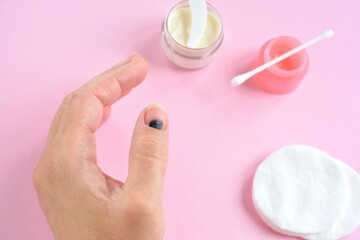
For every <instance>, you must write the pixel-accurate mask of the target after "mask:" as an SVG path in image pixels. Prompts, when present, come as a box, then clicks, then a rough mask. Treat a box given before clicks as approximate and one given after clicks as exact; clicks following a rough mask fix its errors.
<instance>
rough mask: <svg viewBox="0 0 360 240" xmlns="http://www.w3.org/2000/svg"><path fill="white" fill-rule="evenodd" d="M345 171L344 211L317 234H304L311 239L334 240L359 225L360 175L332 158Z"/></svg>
mask: <svg viewBox="0 0 360 240" xmlns="http://www.w3.org/2000/svg"><path fill="white" fill-rule="evenodd" d="M334 160H335V161H337V162H338V164H339V165H340V166H341V168H342V169H343V171H345V172H346V175H345V176H346V183H347V189H348V193H349V198H348V201H347V203H344V204H345V213H344V215H343V217H342V218H341V219H338V221H337V222H336V223H334V225H333V226H332V227H331V228H330V229H328V230H327V231H324V232H322V233H318V234H311V235H304V236H302V237H303V238H305V239H311V240H336V239H340V238H342V237H344V236H346V235H348V234H350V233H351V232H353V231H354V230H355V229H356V228H357V227H358V226H359V225H360V176H359V175H358V174H357V173H356V172H355V171H354V170H353V169H352V168H351V167H349V166H348V165H346V164H345V163H343V162H341V161H339V160H336V159H334Z"/></svg>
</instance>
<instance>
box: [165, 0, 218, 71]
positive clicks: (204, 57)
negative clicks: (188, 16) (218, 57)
mask: <svg viewBox="0 0 360 240" xmlns="http://www.w3.org/2000/svg"><path fill="white" fill-rule="evenodd" d="M181 8H189V9H190V6H189V1H183V2H180V3H178V4H177V5H175V6H174V7H173V8H172V9H171V10H170V12H169V13H168V15H167V16H166V17H165V20H164V23H163V29H162V37H161V47H162V50H163V52H164V54H165V56H166V57H167V58H168V59H169V60H170V61H171V62H173V63H174V64H176V65H177V66H179V67H182V68H186V69H197V68H202V67H205V66H206V65H208V64H209V63H211V62H212V60H213V59H214V56H215V52H216V51H217V50H218V49H219V47H220V46H221V43H222V41H223V38H224V31H223V23H222V20H221V17H220V14H219V13H218V11H217V10H216V9H215V8H214V7H213V6H211V5H210V4H209V3H207V9H208V14H213V15H212V16H213V17H215V19H216V20H217V21H218V23H219V27H220V33H219V35H218V37H217V38H216V39H215V40H214V41H213V42H212V43H211V44H209V45H208V46H206V47H201V48H189V47H186V46H184V45H183V44H181V43H180V42H178V41H176V40H175V38H174V37H173V36H172V35H171V32H170V29H169V22H168V21H169V18H170V16H171V15H172V14H174V13H175V12H176V11H177V10H179V9H181ZM208 16H209V15H208Z"/></svg>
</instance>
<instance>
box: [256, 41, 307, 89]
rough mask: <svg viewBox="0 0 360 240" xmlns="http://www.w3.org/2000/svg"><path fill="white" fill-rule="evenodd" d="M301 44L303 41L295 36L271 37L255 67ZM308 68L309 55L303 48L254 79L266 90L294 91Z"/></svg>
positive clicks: (261, 50)
mask: <svg viewBox="0 0 360 240" xmlns="http://www.w3.org/2000/svg"><path fill="white" fill-rule="evenodd" d="M299 45H301V42H300V41H299V40H297V39H295V38H293V37H288V36H282V37H277V38H273V39H270V40H269V41H267V42H266V43H265V44H264V45H263V46H262V47H261V49H260V52H259V54H258V57H257V59H256V61H255V67H258V66H260V65H263V64H264V63H266V62H268V61H270V60H272V59H274V58H276V57H278V56H280V55H282V54H283V53H285V52H287V51H289V50H291V49H293V48H295V47H297V46H299ZM308 68H309V56H308V54H307V53H306V51H305V50H302V51H300V52H298V53H296V54H294V55H292V56H291V57H288V58H286V59H284V60H283V61H281V62H279V63H277V64H275V65H273V66H271V67H269V68H268V69H266V70H264V71H262V72H260V73H258V74H257V75H255V76H254V77H253V79H255V81H256V83H257V85H258V86H259V87H260V88H262V89H263V90H264V91H266V92H270V93H276V94H284V93H289V92H292V91H294V90H295V89H296V88H297V87H298V86H299V84H300V82H301V80H302V79H303V78H304V76H305V75H306V73H307V71H308Z"/></svg>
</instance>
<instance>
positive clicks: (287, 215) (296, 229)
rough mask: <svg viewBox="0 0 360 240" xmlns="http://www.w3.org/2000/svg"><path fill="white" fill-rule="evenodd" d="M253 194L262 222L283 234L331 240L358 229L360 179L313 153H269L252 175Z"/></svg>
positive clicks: (296, 149) (291, 149) (297, 149)
mask: <svg viewBox="0 0 360 240" xmlns="http://www.w3.org/2000/svg"><path fill="white" fill-rule="evenodd" d="M252 194H253V203H254V206H255V208H256V211H257V212H258V214H259V215H260V217H261V218H262V219H263V221H264V222H265V223H266V224H267V225H269V226H270V227H271V228H272V229H274V230H275V231H278V232H280V233H283V234H287V235H292V236H298V237H301V238H304V239H311V240H335V239H340V238H342V237H344V236H346V235H348V234H350V233H351V232H352V231H354V230H355V229H356V228H357V227H358V225H359V224H360V176H359V175H358V174H357V173H356V172H355V171H354V170H353V169H352V168H351V167H349V166H348V165H346V164H345V163H343V162H341V161H339V160H337V159H335V158H333V157H331V156H329V155H327V154H326V153H324V152H322V151H320V150H318V149H316V148H313V147H309V146H304V145H295V146H288V147H284V148H282V149H280V150H277V151H276V152H274V153H272V154H271V155H270V156H269V157H267V158H266V159H265V161H264V162H262V163H261V164H260V166H259V167H258V169H257V170H256V173H255V176H254V180H253V193H252Z"/></svg>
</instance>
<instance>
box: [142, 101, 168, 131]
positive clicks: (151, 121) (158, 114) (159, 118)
mask: <svg viewBox="0 0 360 240" xmlns="http://www.w3.org/2000/svg"><path fill="white" fill-rule="evenodd" d="M144 121H145V124H146V125H147V126H149V127H151V128H155V129H158V130H164V129H166V123H167V114H166V112H165V109H164V108H163V107H162V106H160V105H157V104H154V105H150V106H149V107H148V108H147V109H146V110H145V115H144Z"/></svg>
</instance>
